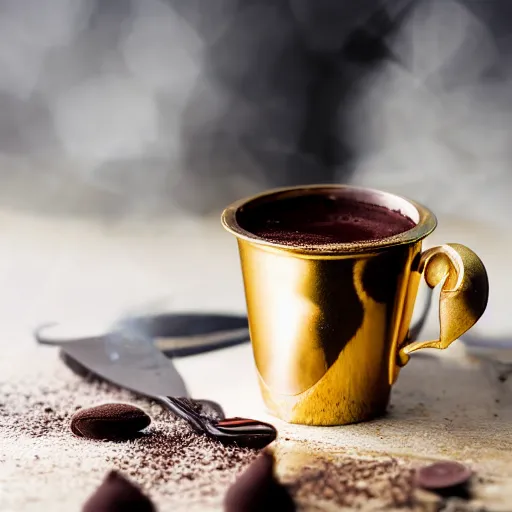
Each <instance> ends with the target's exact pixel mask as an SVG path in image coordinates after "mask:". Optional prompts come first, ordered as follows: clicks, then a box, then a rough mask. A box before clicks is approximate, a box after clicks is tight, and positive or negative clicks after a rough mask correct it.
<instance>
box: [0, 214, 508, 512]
mask: <svg viewBox="0 0 512 512" xmlns="http://www.w3.org/2000/svg"><path fill="white" fill-rule="evenodd" d="M0 225H1V226H2V232H3V234H2V235H1V236H0V335H1V337H0V347H1V350H2V354H1V357H0V380H1V381H2V382H13V383H15V382H25V381H27V382H32V383H34V382H35V384H34V385H37V383H38V382H40V383H43V382H44V380H45V379H50V378H51V379H62V381H63V384H64V382H65V381H66V379H69V378H74V377H72V376H70V374H69V373H68V372H67V370H65V369H63V368H62V365H61V363H60V362H59V361H58V359H57V356H56V353H55V351H54V350H53V349H50V348H42V347H38V348H36V347H35V345H34V341H33V340H32V338H31V329H32V328H33V327H34V326H35V325H37V324H38V323H40V322H46V321H49V320H57V321H59V320H76V321H82V322H92V321H94V322H95V323H98V322H100V323H103V324H104V325H108V323H109V322H110V321H111V320H112V319H115V318H117V317H118V316H119V315H120V314H124V313H126V312H129V311H139V312H140V311H155V310H162V309H169V308H172V309H175V310H210V311H236V312H241V311H243V310H244V304H243V290H242V286H241V279H240V275H239V268H238V255H237V253H236V245H235V244H234V242H233V240H232V239H231V238H230V237H229V236H228V235H226V234H225V233H224V232H223V231H222V230H221V228H220V227H219V226H218V222H217V219H212V220H211V221H204V222H202V223H197V222H194V221H191V220H186V219H185V220H182V221H180V222H178V221H174V222H172V223H170V222H156V221H155V222H152V223H148V222H147V221H143V220H132V221H131V222H130V223H120V224H115V225H114V224H111V225H105V224H102V225H98V224H92V223H87V222H78V221H56V220H52V221H50V220H48V219H45V220H43V219H36V218H31V217H28V216H19V215H16V216H14V215H12V214H7V213H4V214H2V215H0ZM478 233H480V234H482V233H486V236H487V238H486V239H485V243H484V242H482V237H481V236H478ZM457 234H459V236H458V237H457V238H456V239H455V237H454V236H453V235H457ZM482 236H483V235H482ZM498 238H499V237H496V236H495V237H494V238H492V236H491V235H489V231H488V230H486V229H481V231H478V229H477V228H475V229H471V228H468V227H467V226H464V225H462V226H460V225H458V224H456V223H452V224H449V225H447V227H446V228H445V229H444V230H440V231H439V232H438V233H437V234H436V235H435V236H434V237H433V238H432V240H431V242H430V243H437V242H438V241H440V240H443V241H459V242H463V243H468V244H471V243H473V246H475V244H476V245H477V246H479V247H480V248H481V249H483V251H484V252H485V253H486V254H487V255H488V256H489V259H491V260H493V261H492V269H490V276H491V277H492V276H502V277H501V279H502V282H501V283H499V284H498V286H497V290H498V295H499V294H500V293H502V294H504V293H505V290H506V284H507V282H506V281H507V279H509V278H508V276H505V275H504V274H500V272H501V271H500V270H499V269H498V267H499V266H500V265H503V263H504V262H503V259H502V258H500V257H499V255H500V254H501V253H500V252H499V251H498V250H497V249H496V247H498V245H499V244H498V242H497V240H498ZM493 243H494V244H495V250H494V252H493V250H492V249H491V248H490V247H491V246H492V244H493ZM500 243H501V246H503V240H501V241H500ZM508 243H510V241H509V242H508ZM476 248H477V249H479V248H478V247H476ZM479 252H482V251H480V250H479ZM482 257H484V255H483V254H482ZM493 258H494V259H493ZM502 268H503V267H502ZM493 300H494V304H497V303H498V301H497V298H496V297H495V298H494V299H493ZM503 300H505V296H504V295H501V296H500V301H503ZM498 310H499V307H494V309H493V312H494V311H498ZM484 320H485V322H486V323H485V325H486V326H491V327H492V329H494V331H496V332H498V331H499V328H500V326H499V325H497V324H496V322H495V323H494V324H492V322H491V321H490V320H489V319H484ZM500 325H503V324H500ZM492 329H491V328H490V330H492ZM435 330H436V325H435V311H434V312H433V313H432V315H431V318H430V319H429V323H428V326H427V329H426V333H425V336H431V335H435ZM494 331H493V332H494ZM480 332H482V331H480ZM176 366H177V367H178V369H179V370H180V371H181V372H182V374H183V376H184V378H185V380H186V381H187V383H188V385H189V389H190V391H191V394H192V396H195V397H200V398H211V399H214V400H216V401H218V402H220V403H221V404H222V405H223V406H224V408H225V410H226V412H227V414H228V415H247V416H253V417H258V418H262V419H266V420H268V421H272V422H273V423H275V425H276V426H277V427H278V429H279V432H280V437H279V441H278V443H277V444H276V447H275V449H276V453H277V455H278V460H279V467H278V471H279V473H280V474H281V476H283V477H286V475H287V474H289V473H290V472H292V471H293V470H294V468H296V467H297V465H298V464H299V465H300V464H301V463H302V462H301V461H303V460H306V459H307V460H310V459H311V458H313V459H314V458H315V457H320V456H325V455H326V454H327V455H328V456H331V457H344V456H346V455H354V456H381V455H394V456H397V457H403V458H404V459H406V460H411V461H412V463H421V462H423V461H428V460H437V459H456V460H459V461H461V462H465V463H468V464H470V465H471V466H472V467H473V468H474V469H475V471H476V472H477V473H478V475H480V476H481V477H482V478H483V482H481V483H478V485H477V487H476V492H477V500H476V501H475V506H476V504H478V503H482V504H485V505H486V506H487V507H488V509H489V510H496V511H498V510H505V511H506V510H512V393H511V391H512V384H510V383H509V382H500V381H499V379H498V375H497V373H496V369H495V368H494V367H492V366H491V365H488V364H487V365H482V364H481V363H479V362H478V361H475V360H472V359H470V358H469V357H468V356H467V354H466V353H465V350H464V347H463V345H462V344H461V343H456V344H454V345H452V347H451V348H450V349H449V350H447V351H445V352H444V353H443V354H439V353H437V352H432V351H431V352H429V353H425V354H424V355H421V356H417V357H414V358H413V359H412V360H411V362H410V363H409V365H408V366H407V367H406V368H404V370H403V371H402V374H401V376H400V378H399V381H398V384H397V385H396V387H395V389H394V392H393V396H392V400H391V407H390V411H389V414H388V416H386V417H385V418H382V419H379V420H376V421H373V422H369V423H365V424H360V425H350V426H344V427H329V428H319V427H306V426H297V425H287V424H284V423H282V422H280V421H278V420H275V419H273V418H270V417H269V416H267V414H266V413H265V410H264V408H263V405H262V403H261V400H260V397H259V392H258V389H257V386H256V380H255V378H254V366H253V362H252V355H251V350H250V346H249V345H245V346H239V347H236V348H232V349H227V350H223V351H219V352H215V353H210V354H205V355H199V356H193V357H189V358H183V359H180V360H178V361H177V362H176ZM212 375H216V376H217V378H215V379H212ZM27 392H30V390H29V389H27ZM2 437H3V438H2ZM35 454H37V455H38V457H39V464H38V465H36V464H34V455H35ZM98 465H99V467H102V465H103V466H105V469H107V468H108V463H107V462H106V461H105V459H104V453H103V454H102V453H96V454H94V453H92V454H88V453H82V452H78V451H77V450H73V449H70V447H69V446H67V445H66V442H65V441H62V443H58V444H57V445H48V444H47V443H46V444H45V442H44V440H41V439H31V438H28V437H26V436H24V435H22V434H21V433H20V434H19V435H18V436H16V435H15V436H14V437H12V436H11V437H10V438H9V439H6V438H5V437H4V436H3V435H2V425H1V424H0V510H1V511H5V512H11V511H13V512H15V511H16V512H17V511H24V510H27V511H43V510H52V511H53V512H57V511H60V510H62V511H64V510H66V511H71V510H79V509H80V504H81V503H82V502H83V499H84V497H85V496H87V495H88V494H89V493H90V492H91V491H92V490H93V489H94V487H95V486H96V485H97V484H98V481H97V476H94V477H93V478H91V477H88V476H87V475H88V468H90V467H92V466H95V467H98ZM70 468H74V469H75V470H76V472H75V473H73V474H74V475H75V476H74V477H73V478H70V476H69V475H70ZM77 468H79V470H77ZM318 507H319V508H317V509H318V510H332V508H329V507H328V506H326V505H325V506H321V504H318ZM322 507H323V508H322ZM214 509H215V507H214ZM161 510H164V511H165V510H174V508H173V507H172V505H171V504H163V506H162V508H161Z"/></svg>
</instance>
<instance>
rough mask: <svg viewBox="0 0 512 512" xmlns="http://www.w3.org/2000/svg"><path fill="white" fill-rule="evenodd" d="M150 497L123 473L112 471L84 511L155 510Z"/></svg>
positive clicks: (123, 511) (145, 511)
mask: <svg viewBox="0 0 512 512" xmlns="http://www.w3.org/2000/svg"><path fill="white" fill-rule="evenodd" d="M154 511H155V507H154V506H153V504H152V503H151V501H150V499H149V498H148V497H147V496H145V495H144V494H143V493H142V492H141V491H140V489H139V488H138V487H136V486H135V485H133V484H132V483H131V482H130V481H128V480H127V479H126V478H124V477H123V476H122V475H121V474H119V473H117V472H115V471H111V472H110V473H109V474H108V475H107V476H106V478H105V480H103V482H102V484H101V485H100V486H99V487H98V489H96V492H95V493H94V494H93V495H92V496H91V497H90V498H89V499H88V500H87V501H86V502H85V504H84V506H83V508H82V512H154Z"/></svg>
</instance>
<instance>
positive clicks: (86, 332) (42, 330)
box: [34, 313, 249, 357]
mask: <svg viewBox="0 0 512 512" xmlns="http://www.w3.org/2000/svg"><path fill="white" fill-rule="evenodd" d="M119 329H121V330H124V331H129V332H137V333H139V334H140V335H142V336H145V337H148V338H151V340H152V342H153V344H154V345H155V346H156V347H157V348H158V349H160V350H161V351H162V352H164V353H165V354H166V355H167V356H169V357H183V356H188V355H193V354H199V353H202V352H209V351H211V350H217V349H220V348H226V347H231V346H234V345H238V344H240V343H245V342H248V341H249V325H248V320H247V317H246V316H242V315H226V314H214V313H206V314H205V313H163V314H158V315H149V316H135V317H128V318H124V319H122V320H121V321H119V322H118V323H117V324H115V325H114V326H113V327H112V328H109V329H108V330H105V329H102V328H99V329H97V328H96V329H95V328H94V327H92V326H90V325H88V326H79V325H73V324H66V322H62V323H50V324H45V325H43V326H41V327H39V328H38V329H36V331H35V333H34V336H35V338H36V340H37V341H38V342H39V343H42V344H46V345H67V344H68V343H72V342H75V341H78V340H85V339H97V338H103V337H105V336H107V335H108V334H109V333H110V332H114V331H116V330H119Z"/></svg>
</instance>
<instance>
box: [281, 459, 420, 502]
mask: <svg viewBox="0 0 512 512" xmlns="http://www.w3.org/2000/svg"><path fill="white" fill-rule="evenodd" d="M285 483H286V484H287V487H288V489H289V490H290V492H291V493H292V495H293V496H295V498H296V500H297V501H298V502H299V503H300V504H301V505H303V506H305V505H307V504H308V503H314V502H316V501H318V500H325V501H331V502H333V503H335V504H337V505H339V506H346V507H354V508H356V507H359V506H362V505H363V504H369V503H371V501H374V502H375V501H378V504H379V506H381V507H382V508H385V507H394V508H395V509H396V508H404V509H407V510H411V509H412V510H414V505H415V499H414V488H415V486H414V472H413V470H412V469H410V468H409V467H408V466H406V465H405V464H403V463H402V462H401V461H398V460H396V459H393V458H388V459H382V460H375V459H372V460H367V459H356V458H346V459H342V460H336V461H330V460H322V461H319V462H315V464H314V465H313V466H305V467H303V468H302V470H301V471H300V472H299V473H298V474H297V475H295V477H293V478H292V479H291V480H288V481H285ZM312 498H313V500H312Z"/></svg>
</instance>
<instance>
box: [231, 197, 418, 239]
mask: <svg viewBox="0 0 512 512" xmlns="http://www.w3.org/2000/svg"><path fill="white" fill-rule="evenodd" d="M237 221H238V222H239V224H240V226H242V227H243V228H244V229H245V230H247V231H249V232H251V233H253V234H255V235H257V236H259V237H261V238H263V239H265V240H268V241H270V242H276V243H280V244H285V245H295V246H302V245H304V246H305V245H325V244H333V243H350V242H360V241H363V240H380V239H382V238H387V237H391V236H394V235H398V234H399V233H403V232H404V231H408V230H409V229H412V228H413V227H414V226H415V223H414V222H413V221H412V220H411V219H410V218H409V217H407V216H405V215H403V214H402V213H400V212H399V211H396V210H390V209H388V208H385V207H383V206H379V205H376V204H371V203H366V202H362V201H358V200H355V199H353V198H349V197H346V196H344V195H342V194H336V193H311V194H308V195H300V196H294V197H287V198H284V199H279V200H276V201H264V202H255V203H253V204H248V205H246V207H244V208H242V209H241V210H240V211H239V212H238V213H237Z"/></svg>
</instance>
